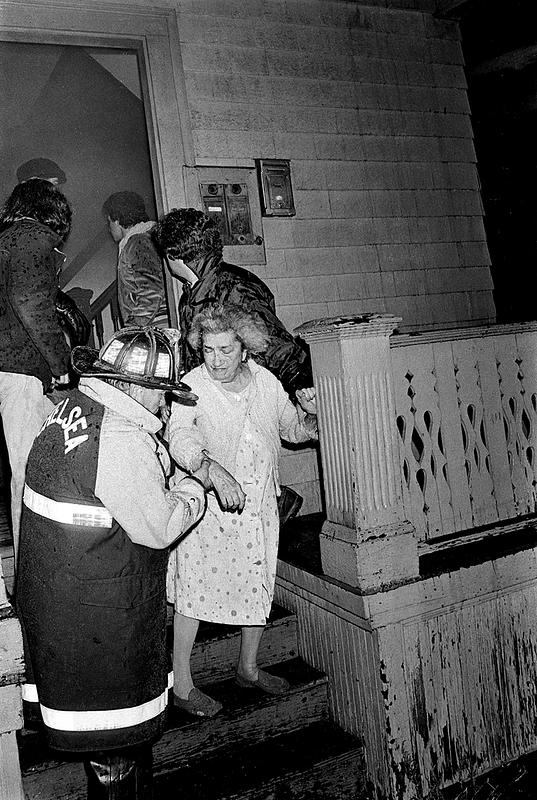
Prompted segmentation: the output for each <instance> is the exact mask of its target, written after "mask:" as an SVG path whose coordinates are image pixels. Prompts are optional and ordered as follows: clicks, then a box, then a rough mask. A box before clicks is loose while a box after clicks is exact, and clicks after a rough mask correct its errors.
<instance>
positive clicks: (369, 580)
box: [295, 314, 418, 591]
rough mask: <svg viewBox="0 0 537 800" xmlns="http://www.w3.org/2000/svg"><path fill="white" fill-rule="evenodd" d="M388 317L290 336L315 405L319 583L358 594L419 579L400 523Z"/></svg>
mask: <svg viewBox="0 0 537 800" xmlns="http://www.w3.org/2000/svg"><path fill="white" fill-rule="evenodd" d="M398 322H400V319H399V318H398V317H393V316H391V315H389V314H365V315H361V316H358V317H335V318H332V319H325V320H317V321H314V322H308V323H305V324H304V325H301V326H300V327H299V328H297V330H296V331H295V332H296V333H297V334H298V335H300V336H301V337H302V338H303V339H305V340H306V342H307V343H308V344H309V346H310V349H311V357H312V362H313V368H314V375H315V386H316V389H317V395H318V405H319V430H320V446H321V459H322V472H323V484H324V492H325V499H326V512H327V520H326V522H325V524H324V526H323V531H322V534H321V556H322V564H323V570H324V573H325V575H327V576H329V577H332V578H336V579H338V580H341V581H344V582H345V583H348V584H350V585H351V586H355V587H357V588H359V589H361V590H364V591H374V590H377V589H379V588H380V587H381V586H388V585H394V584H397V583H401V582H405V581H407V580H409V579H411V578H414V577H416V576H417V575H418V551H417V541H416V538H415V536H414V528H413V526H412V525H411V524H410V523H409V522H408V521H406V520H405V519H404V512H403V505H402V487H401V473H400V466H399V457H398V450H397V447H398V444H397V431H396V415H395V406H394V398H393V388H392V377H391V362H390V341H389V337H390V334H391V333H392V332H393V330H394V328H395V327H396V326H397V324H398Z"/></svg>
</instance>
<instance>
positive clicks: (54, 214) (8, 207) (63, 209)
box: [0, 178, 71, 242]
mask: <svg viewBox="0 0 537 800" xmlns="http://www.w3.org/2000/svg"><path fill="white" fill-rule="evenodd" d="M22 217H30V218H31V219H35V220H36V221H37V222H40V223H41V224H42V225H46V226H47V227H48V228H51V230H53V231H54V233H56V234H57V235H58V236H59V237H60V239H61V241H62V242H64V241H65V240H66V239H67V237H68V236H69V233H70V231H71V208H70V206H69V203H68V202H67V198H66V197H65V195H64V194H62V192H60V190H59V189H57V188H56V187H55V186H54V185H53V184H52V183H50V182H49V181H46V180H43V179H42V178H30V179H29V180H27V181H24V182H23V183H18V184H17V186H15V188H14V189H13V191H12V192H11V194H10V195H9V197H8V199H7V200H6V202H5V203H4V206H3V208H2V210H1V211H0V231H3V230H4V229H5V228H7V227H8V226H9V225H12V224H13V222H16V221H17V220H18V219H21V218H22Z"/></svg>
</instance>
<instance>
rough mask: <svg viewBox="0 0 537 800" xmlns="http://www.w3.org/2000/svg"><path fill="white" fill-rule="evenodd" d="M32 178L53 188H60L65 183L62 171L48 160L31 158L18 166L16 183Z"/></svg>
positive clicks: (53, 162)
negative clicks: (46, 182)
mask: <svg viewBox="0 0 537 800" xmlns="http://www.w3.org/2000/svg"><path fill="white" fill-rule="evenodd" d="M32 178H41V180H43V181H48V182H49V183H52V185H53V186H60V185H61V184H62V183H65V181H66V177H65V172H64V171H63V169H62V168H61V167H60V166H58V164H56V162H55V161H52V160H51V159H50V158H31V159H30V160H29V161H25V162H24V163H23V164H20V166H19V167H18V168H17V181H18V182H19V183H24V181H29V180H31V179H32Z"/></svg>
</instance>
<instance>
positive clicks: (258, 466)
mask: <svg viewBox="0 0 537 800" xmlns="http://www.w3.org/2000/svg"><path fill="white" fill-rule="evenodd" d="M189 340H190V344H191V345H192V346H193V347H196V348H198V349H199V350H200V352H201V354H202V356H203V364H201V365H200V366H199V367H196V368H195V369H193V370H192V371H191V372H189V373H187V374H186V375H185V381H187V382H188V384H189V385H190V386H191V387H192V391H193V392H195V394H197V395H198V397H199V400H198V404H197V405H196V406H195V407H192V408H184V407H181V409H180V412H178V411H175V410H173V408H172V413H171V417H170V421H169V424H168V436H169V443H170V452H171V454H172V456H173V458H174V459H175V460H176V462H177V463H178V464H179V466H180V467H181V468H182V469H184V470H187V471H189V472H191V471H194V470H199V469H200V468H201V467H202V465H203V462H206V466H207V469H208V474H209V478H210V481H211V483H212V485H213V487H214V496H211V495H209V502H208V506H207V511H206V514H205V516H204V518H203V519H202V521H201V522H200V523H199V525H198V526H197V527H196V528H195V529H194V530H193V531H192V532H191V533H190V534H189V536H188V537H187V538H186V539H185V540H184V541H183V542H182V543H181V545H180V546H178V547H177V548H176V550H175V551H174V553H172V556H171V564H170V573H169V581H168V583H169V585H168V595H169V599H170V600H171V601H172V602H173V603H174V605H175V618H174V681H175V682H174V695H175V698H174V699H175V704H176V705H177V706H179V707H180V708H182V709H184V710H185V711H187V712H189V713H191V714H194V715H197V716H213V715H214V714H216V713H217V712H218V711H219V710H220V708H221V706H220V703H218V702H217V701H216V700H213V699H212V698H210V697H208V696H207V695H206V694H204V693H203V692H201V691H200V690H199V689H198V688H197V687H194V685H193V681H192V676H191V673H190V654H191V651H192V646H193V644H194V640H195V638H196V633H197V630H198V624H199V621H200V620H208V621H211V622H218V623H223V624H228V625H240V626H241V628H242V636H241V649H240V655H239V662H238V665H237V673H236V681H237V683H238V684H239V686H242V687H244V688H258V689H261V690H263V691H265V692H268V693H269V694H280V693H282V692H285V691H286V690H287V688H288V684H287V682H286V681H285V680H283V679H282V678H279V677H276V676H274V675H270V674H269V673H267V672H265V671H264V670H261V669H259V668H258V666H257V651H258V648H259V643H260V641H261V636H262V634H263V630H264V627H265V623H266V620H267V617H268V615H269V612H270V607H271V604H272V597H273V593H274V580H275V571H276V558H277V549H278V533H279V521H278V510H277V493H278V490H279V484H278V460H279V454H280V437H281V438H283V439H286V440H287V441H290V442H305V441H307V440H308V439H311V438H316V436H317V417H316V405H315V397H314V390H313V389H303V390H298V391H297V392H296V397H297V401H298V403H299V405H298V406H297V407H295V406H294V405H293V403H291V401H290V400H289V397H288V395H287V394H286V392H285V391H284V389H283V387H282V384H281V383H280V382H279V381H278V379H277V378H276V377H274V375H272V373H271V372H269V371H268V370H267V369H265V368H264V367H262V366H260V365H259V364H257V363H256V362H255V361H254V360H252V359H251V358H250V355H255V354H257V353H261V352H263V350H264V349H265V348H266V346H267V341H268V333H267V330H266V326H265V324H264V323H263V321H262V320H261V319H260V318H259V317H258V316H257V315H255V314H252V313H246V312H244V311H243V310H242V309H241V308H240V307H239V306H235V305H231V304H230V305H227V306H226V305H224V306H210V307H208V308H206V309H204V310H203V311H202V312H201V313H200V314H198V315H197V316H196V317H195V318H194V320H193V323H192V328H191V331H190V334H189ZM233 476H234V477H233Z"/></svg>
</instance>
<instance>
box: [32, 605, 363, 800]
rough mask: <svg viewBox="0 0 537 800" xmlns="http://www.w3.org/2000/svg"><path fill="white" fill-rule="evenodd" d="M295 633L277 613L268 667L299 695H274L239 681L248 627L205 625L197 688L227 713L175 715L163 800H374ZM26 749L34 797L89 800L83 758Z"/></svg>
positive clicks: (160, 768) (290, 618)
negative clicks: (241, 651) (298, 651)
mask: <svg viewBox="0 0 537 800" xmlns="http://www.w3.org/2000/svg"><path fill="white" fill-rule="evenodd" d="M296 633H297V632H296V619H295V617H294V615H292V614H289V613H288V612H287V611H285V610H284V609H281V608H278V607H275V609H274V612H273V614H272V615H271V619H270V621H269V623H268V625H267V629H266V631H265V634H264V637H263V639H264V640H265V641H264V646H263V648H262V652H261V656H260V662H261V663H262V664H263V666H264V667H265V668H266V669H267V670H268V671H269V672H272V673H274V674H276V675H280V676H281V677H285V678H286V679H287V680H288V681H289V683H290V685H291V688H290V690H289V692H287V693H285V694H284V695H280V696H277V697H273V696H268V695H266V694H264V693H263V692H261V691H258V690H254V689H242V688H240V687H238V686H237V685H236V684H235V682H234V679H233V677H232V676H233V675H234V672H235V668H236V663H237V655H238V647H239V640H240V629H233V628H228V627H224V626H215V625H203V626H201V627H200V632H199V638H198V641H197V642H196V645H195V648H194V653H193V663H194V664H196V675H197V677H196V683H198V684H203V685H205V690H206V691H207V693H208V694H210V695H211V696H213V697H215V698H217V699H218V700H220V701H221V702H222V703H223V705H224V709H223V711H222V712H221V713H220V714H219V715H217V716H216V717H214V718H212V719H194V718H192V717H189V716H188V715H187V714H184V713H183V712H180V711H179V710H177V709H170V714H169V720H168V727H167V729H166V731H165V733H164V735H163V736H162V738H161V739H160V740H159V741H158V742H156V743H155V745H154V747H153V759H154V775H155V800H157V798H158V800H161V798H162V800H167V798H169V800H172V798H173V800H176V798H177V797H178V796H181V797H185V798H188V800H336V798H337V800H343V798H345V800H347V798H348V800H366V795H365V794H364V795H362V794H360V789H359V787H360V785H361V783H360V776H361V764H362V751H361V747H360V746H359V744H358V742H357V740H356V739H355V738H354V737H352V736H349V735H347V734H345V733H343V731H341V730H340V729H339V728H337V727H336V726H335V725H333V724H332V723H331V722H330V721H329V720H328V697H327V689H328V687H327V678H326V676H325V675H324V674H323V673H320V672H319V671H318V670H315V669H313V668H312V667H310V666H308V665H307V664H305V663H304V662H303V661H302V660H301V659H300V658H297V657H296V649H297V641H296ZM215 676H216V679H215ZM222 676H224V679H222ZM230 676H231V677H230ZM19 742H20V756H21V766H22V770H23V785H24V790H25V796H26V798H27V800H85V797H86V776H85V773H84V769H83V766H82V763H81V762H80V761H79V760H78V759H77V758H76V757H74V756H71V755H65V757H63V760H59V759H58V756H60V758H62V756H63V755H64V754H60V753H55V752H54V751H51V750H49V749H48V748H47V747H46V746H45V745H44V743H43V740H42V737H41V735H40V734H39V733H37V732H32V731H24V732H23V733H22V734H21V735H20V737H19Z"/></svg>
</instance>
